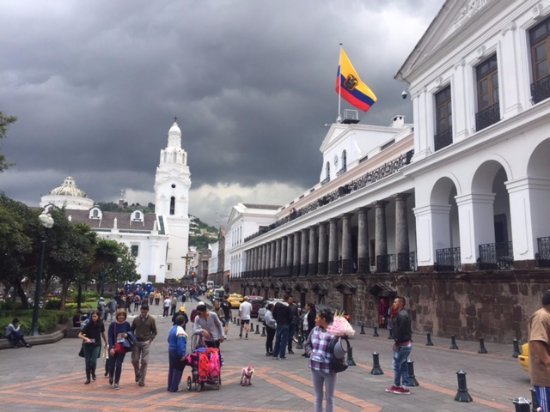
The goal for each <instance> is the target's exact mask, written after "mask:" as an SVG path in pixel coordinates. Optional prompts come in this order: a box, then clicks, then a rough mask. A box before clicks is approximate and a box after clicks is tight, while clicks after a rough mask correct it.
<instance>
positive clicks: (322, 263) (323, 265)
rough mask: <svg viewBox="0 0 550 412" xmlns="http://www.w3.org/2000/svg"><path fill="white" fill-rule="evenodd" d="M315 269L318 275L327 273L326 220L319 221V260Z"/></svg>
mask: <svg viewBox="0 0 550 412" xmlns="http://www.w3.org/2000/svg"><path fill="white" fill-rule="evenodd" d="M317 270H318V273H319V274H320V275H326V274H327V273H328V239H327V222H321V223H319V262H318V268H317Z"/></svg>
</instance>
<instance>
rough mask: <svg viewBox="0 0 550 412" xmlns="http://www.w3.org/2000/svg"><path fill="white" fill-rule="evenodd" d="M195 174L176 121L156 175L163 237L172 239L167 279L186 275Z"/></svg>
mask: <svg viewBox="0 0 550 412" xmlns="http://www.w3.org/2000/svg"><path fill="white" fill-rule="evenodd" d="M190 188H191V173H190V172H189V166H188V165H187V153H186V152H185V150H183V149H182V147H181V130H180V128H179V126H178V123H177V121H174V124H172V127H170V130H169V131H168V145H167V146H166V148H164V149H162V150H161V151H160V163H159V165H158V167H157V172H156V175H155V213H156V215H157V219H158V227H159V231H160V232H161V233H163V232H164V233H166V234H167V235H168V237H169V240H168V250H167V253H166V257H167V258H166V279H175V278H182V277H183V276H184V275H185V259H183V258H184V257H185V256H186V255H187V251H188V248H189V215H188V210H189V189H190Z"/></svg>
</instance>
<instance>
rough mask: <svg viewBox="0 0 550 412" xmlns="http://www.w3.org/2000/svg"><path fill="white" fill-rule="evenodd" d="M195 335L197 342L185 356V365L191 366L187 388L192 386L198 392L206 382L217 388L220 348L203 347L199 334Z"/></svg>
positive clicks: (218, 384)
mask: <svg viewBox="0 0 550 412" xmlns="http://www.w3.org/2000/svg"><path fill="white" fill-rule="evenodd" d="M195 337H198V343H197V345H196V346H195V349H194V350H193V352H192V353H190V354H189V355H187V357H186V363H187V365H190V366H191V376H188V377H187V390H189V391H191V390H192V389H193V387H194V388H195V390H196V391H197V392H200V391H201V390H203V389H204V387H205V385H206V384H208V385H212V386H215V387H216V389H217V390H219V389H220V386H221V384H222V377H221V356H220V350H219V349H218V348H207V347H205V346H204V345H203V344H202V338H201V337H200V334H198V335H197V334H195Z"/></svg>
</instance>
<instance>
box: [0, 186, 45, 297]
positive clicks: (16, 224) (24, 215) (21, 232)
mask: <svg viewBox="0 0 550 412" xmlns="http://www.w3.org/2000/svg"><path fill="white" fill-rule="evenodd" d="M38 225H39V222H38V217H37V214H36V213H35V212H33V211H32V210H31V209H30V208H29V207H27V206H26V205H24V204H23V203H21V202H16V201H14V200H12V199H10V198H9V197H7V196H5V195H4V194H0V283H2V284H3V285H4V287H5V288H6V291H7V290H9V289H11V288H13V290H14V291H15V294H14V295H13V298H14V299H15V296H19V297H20V299H21V302H22V303H23V306H24V307H27V297H26V295H25V292H24V288H23V282H24V281H25V280H27V281H28V280H29V278H30V277H32V274H33V273H35V272H34V269H35V268H36V260H35V259H33V250H34V249H35V248H37V247H38V238H39V237H38ZM33 246H34V247H33Z"/></svg>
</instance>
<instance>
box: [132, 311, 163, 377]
mask: <svg viewBox="0 0 550 412" xmlns="http://www.w3.org/2000/svg"><path fill="white" fill-rule="evenodd" d="M132 332H133V333H134V335H135V337H136V344H135V347H134V350H133V351H132V365H133V366H134V372H135V376H136V382H137V383H138V385H139V386H145V375H146V374H147V365H148V364H149V348H150V347H151V342H153V340H154V339H155V337H156V336H157V325H156V323H155V318H154V317H152V316H151V315H149V305H147V304H143V305H142V306H141V309H140V315H139V316H138V317H136V318H135V319H134V321H133V322H132Z"/></svg>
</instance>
